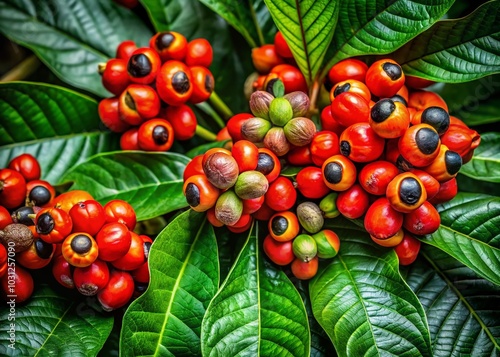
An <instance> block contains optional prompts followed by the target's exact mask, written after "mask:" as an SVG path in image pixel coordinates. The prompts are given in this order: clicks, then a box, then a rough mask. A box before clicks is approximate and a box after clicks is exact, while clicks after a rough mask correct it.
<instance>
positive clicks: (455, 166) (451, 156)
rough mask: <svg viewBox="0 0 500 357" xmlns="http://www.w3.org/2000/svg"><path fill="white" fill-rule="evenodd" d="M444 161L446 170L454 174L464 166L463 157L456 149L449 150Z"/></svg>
mask: <svg viewBox="0 0 500 357" xmlns="http://www.w3.org/2000/svg"><path fill="white" fill-rule="evenodd" d="M444 163H445V165H446V171H447V172H448V173H449V174H450V175H452V176H453V175H455V174H456V173H458V171H459V170H460V168H461V167H462V157H461V156H460V155H459V154H458V153H456V152H455V151H451V150H448V151H446V153H445V154H444Z"/></svg>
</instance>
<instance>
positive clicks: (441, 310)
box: [403, 246, 500, 357]
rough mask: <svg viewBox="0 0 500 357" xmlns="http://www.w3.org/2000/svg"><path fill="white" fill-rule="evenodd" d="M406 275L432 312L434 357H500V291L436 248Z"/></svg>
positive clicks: (423, 254) (427, 248) (427, 251)
mask: <svg viewBox="0 0 500 357" xmlns="http://www.w3.org/2000/svg"><path fill="white" fill-rule="evenodd" d="M403 274H405V280H406V281H407V283H408V284H409V285H410V287H411V288H412V289H413V291H415V293H416V294H417V296H418V298H419V300H420V302H421V303H422V305H423V306H424V309H425V311H426V313H427V317H428V321H429V330H430V333H431V338H432V345H433V355H434V356H436V357H441V356H442V357H447V356H478V357H480V356H484V357H486V356H497V355H499V354H500V329H499V328H498V326H500V310H498V305H499V304H500V288H499V287H498V286H495V285H493V284H491V283H490V282H489V281H487V280H485V279H482V278H480V277H478V276H477V275H476V274H475V273H474V272H473V271H472V270H470V269H469V268H467V267H465V266H464V265H463V264H461V263H459V262H458V261H456V260H455V259H453V258H452V257H450V256H449V255H447V254H445V253H444V252H441V251H439V250H438V249H436V248H432V247H430V246H424V247H423V251H422V252H421V258H419V259H418V260H417V261H416V262H415V263H414V264H412V265H411V266H410V267H407V268H405V269H404V270H403Z"/></svg>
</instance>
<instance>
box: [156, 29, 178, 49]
mask: <svg viewBox="0 0 500 357" xmlns="http://www.w3.org/2000/svg"><path fill="white" fill-rule="evenodd" d="M174 40H175V36H174V35H172V34H171V33H170V32H160V33H159V34H158V36H156V40H155V45H156V48H157V49H158V50H160V51H161V50H164V49H165V48H169V47H170V45H171V44H172V42H174Z"/></svg>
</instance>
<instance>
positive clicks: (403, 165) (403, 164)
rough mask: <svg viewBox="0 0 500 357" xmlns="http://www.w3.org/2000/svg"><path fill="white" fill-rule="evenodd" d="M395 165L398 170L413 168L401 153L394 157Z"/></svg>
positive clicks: (404, 170)
mask: <svg viewBox="0 0 500 357" xmlns="http://www.w3.org/2000/svg"><path fill="white" fill-rule="evenodd" d="M396 167H397V168H398V170H399V171H403V172H406V171H409V170H411V169H412V168H413V165H412V164H410V163H409V162H408V161H407V160H406V159H405V158H404V157H403V156H402V155H399V156H398V158H397V159H396Z"/></svg>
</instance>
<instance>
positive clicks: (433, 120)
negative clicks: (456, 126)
mask: <svg viewBox="0 0 500 357" xmlns="http://www.w3.org/2000/svg"><path fill="white" fill-rule="evenodd" d="M420 123H422V124H428V125H430V126H432V127H433V128H434V129H436V131H437V133H438V134H439V135H443V134H444V133H446V131H447V130H448V128H449V126H450V115H449V114H448V112H447V111H446V110H444V109H443V108H441V107H438V106H433V107H428V108H426V109H424V110H423V111H419V112H417V113H415V115H414V116H413V118H412V124H413V125H416V124H420Z"/></svg>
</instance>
